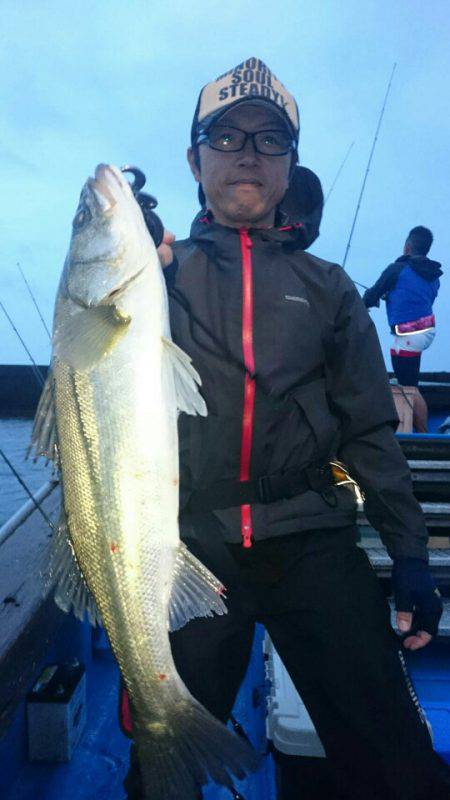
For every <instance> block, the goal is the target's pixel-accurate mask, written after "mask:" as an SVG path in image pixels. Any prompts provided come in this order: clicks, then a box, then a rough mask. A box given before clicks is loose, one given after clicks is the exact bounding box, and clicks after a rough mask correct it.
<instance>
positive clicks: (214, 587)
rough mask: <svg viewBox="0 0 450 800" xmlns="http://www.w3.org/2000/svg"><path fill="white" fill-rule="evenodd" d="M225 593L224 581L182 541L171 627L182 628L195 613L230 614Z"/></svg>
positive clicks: (175, 576)
mask: <svg viewBox="0 0 450 800" xmlns="http://www.w3.org/2000/svg"><path fill="white" fill-rule="evenodd" d="M224 593H225V587H224V586H223V584H222V583H221V582H220V581H219V580H217V578H216V577H215V576H214V575H213V574H212V572H210V571H209V569H207V568H206V567H205V566H204V565H203V564H202V563H201V561H199V560H198V558H196V557H195V556H194V555H192V553H191V552H190V551H189V550H188V549H187V547H186V545H185V544H183V542H180V545H179V548H178V553H177V557H176V560H175V565H174V571H173V582H172V594H171V596H170V603H169V621H168V626H169V630H170V631H176V630H178V628H182V627H183V625H185V624H186V622H189V620H190V619H193V618H194V617H212V616H213V614H226V613H227V608H226V605H225V603H224V602H223V599H222V598H223V597H224Z"/></svg>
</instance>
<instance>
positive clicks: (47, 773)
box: [2, 650, 130, 800]
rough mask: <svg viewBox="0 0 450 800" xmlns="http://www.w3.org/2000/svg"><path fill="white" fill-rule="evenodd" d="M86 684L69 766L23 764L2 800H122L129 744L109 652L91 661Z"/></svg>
mask: <svg viewBox="0 0 450 800" xmlns="http://www.w3.org/2000/svg"><path fill="white" fill-rule="evenodd" d="M87 681H88V683H87V722H86V727H85V729H84V732H83V734H82V737H81V739H80V741H79V743H78V745H77V747H76V748H75V750H74V753H73V755H72V759H71V761H70V762H69V763H68V764H37V763H34V764H31V763H30V762H28V761H27V760H26V759H24V762H23V765H22V767H21V771H20V775H19V777H18V778H17V779H16V780H15V781H14V783H13V785H11V786H9V787H8V788H7V789H6V792H5V786H3V787H2V800H62V799H64V800H65V799H66V798H67V800H69V798H70V800H123V798H124V797H125V792H124V789H123V788H122V781H123V778H124V776H125V774H126V772H127V769H128V753H129V749H130V742H129V740H128V739H127V738H126V737H125V736H124V735H123V734H122V732H121V731H120V729H119V726H118V725H117V696H118V695H117V688H118V684H119V675H118V669H117V667H116V664H115V663H114V661H113V659H112V656H111V654H110V652H109V651H107V650H105V651H100V652H98V653H96V655H95V656H94V657H93V659H92V662H91V664H90V666H89V671H88V673H87ZM25 746H26V743H25V742H24V747H25Z"/></svg>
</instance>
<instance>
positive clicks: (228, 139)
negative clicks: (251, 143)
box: [208, 125, 245, 152]
mask: <svg viewBox="0 0 450 800" xmlns="http://www.w3.org/2000/svg"><path fill="white" fill-rule="evenodd" d="M244 139H245V133H244V131H240V130H238V128H227V127H225V125H214V127H213V128H211V130H210V131H209V133H208V142H209V146H210V147H212V148H213V149H214V150H223V152H233V151H234V150H240V149H241V148H242V145H243V143H244Z"/></svg>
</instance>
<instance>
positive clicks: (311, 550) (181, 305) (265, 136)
mask: <svg viewBox="0 0 450 800" xmlns="http://www.w3.org/2000/svg"><path fill="white" fill-rule="evenodd" d="M298 139H299V114H298V108H297V104H296V102H295V99H294V98H293V97H292V95H291V94H290V93H289V92H288V91H287V90H286V88H285V87H284V86H283V85H282V84H281V83H280V82H279V81H278V79H277V78H276V77H275V75H274V74H273V73H272V72H271V71H270V70H269V68H268V67H267V66H266V65H265V64H264V63H263V62H261V61H260V60H258V59H255V58H251V59H248V60H247V61H246V62H244V63H242V64H239V65H238V66H237V67H236V68H235V69H232V70H230V71H229V72H227V73H226V74H225V75H222V76H220V77H219V78H218V79H217V80H215V81H212V82H211V83H209V84H207V85H206V86H205V87H204V88H203V89H202V91H201V93H200V97H199V100H198V103H197V107H196V110H195V115H194V120H193V124H192V138H191V147H190V148H189V150H188V160H189V165H190V168H191V170H192V173H193V176H194V178H195V180H196V181H197V183H198V184H199V197H200V201H201V205H202V208H201V211H200V213H199V214H198V215H197V216H196V218H195V219H194V222H193V224H192V228H191V233H190V236H189V238H188V239H186V240H184V241H179V242H176V243H174V244H172V243H173V237H171V235H170V234H168V233H167V234H166V237H165V241H164V244H163V245H162V247H161V248H160V253H161V258H162V263H163V265H165V266H166V267H167V268H166V270H165V274H166V282H167V285H168V290H169V307H170V323H171V331H172V337H173V340H174V342H175V343H176V344H177V345H178V346H179V347H180V348H182V349H183V350H184V351H185V352H186V353H187V354H188V355H189V356H190V357H191V358H192V362H193V364H194V366H195V368H196V370H197V371H198V373H199V375H200V377H201V380H202V386H201V393H202V396H203V398H204V400H205V402H206V407H207V410H208V414H207V416H199V415H197V416H192V415H187V414H182V415H180V418H179V437H180V438H179V447H180V489H181V493H180V498H181V499H180V527H181V535H182V539H183V540H184V542H185V543H186V544H187V546H188V548H189V550H190V551H191V552H192V553H193V554H195V556H197V557H198V558H199V559H200V561H202V562H203V563H204V564H206V565H207V566H208V567H209V568H210V569H211V571H212V572H213V573H215V575H216V576H217V577H218V578H219V579H220V580H221V581H222V582H223V583H224V584H225V586H226V587H227V599H226V604H227V609H228V613H227V614H226V615H215V616H214V617H212V618H208V619H195V620H193V621H191V622H189V623H188V624H187V625H186V626H185V627H183V628H181V629H180V630H178V631H176V632H175V633H172V634H171V646H172V652H173V656H174V659H175V663H176V666H177V669H178V672H179V674H180V675H181V676H182V678H183V681H184V682H185V684H186V685H187V687H188V688H189V690H190V691H191V692H192V694H193V695H194V697H195V698H196V699H197V700H198V701H200V703H201V704H202V705H203V706H205V707H206V708H207V709H208V710H209V711H210V712H212V714H214V715H215V716H216V717H217V718H218V719H220V720H222V721H223V722H226V721H227V720H228V718H229V716H230V713H231V710H232V707H233V704H234V700H235V698H236V694H237V692H238V689H239V686H240V684H241V681H242V679H243V677H244V675H245V671H246V668H247V664H248V660H249V656H250V651H251V647H252V640H253V633H254V628H255V623H256V622H260V623H263V624H264V625H265V627H266V629H267V631H268V633H269V634H270V637H271V639H272V641H273V643H274V645H275V647H276V648H277V651H278V653H279V655H280V656H281V658H282V660H283V662H284V664H285V666H286V668H287V670H288V672H289V674H290V676H291V678H292V680H293V682H294V684H295V686H296V688H297V690H298V692H299V694H300V695H301V697H302V698H303V700H304V702H305V705H306V707H307V709H308V711H309V713H310V715H311V717H312V720H313V722H314V724H315V726H316V729H317V731H318V734H319V736H320V739H321V741H322V744H323V746H324V748H325V751H326V754H327V757H328V759H329V760H330V762H331V764H332V765H333V766H334V768H335V774H336V781H337V784H338V786H339V792H340V794H339V797H342V798H349V799H350V798H364V800H369V798H372V799H373V800H375V798H378V800H389V799H392V800H394V799H395V800H400V799H401V800H413V798H414V800H425V798H433V799H434V800H437V798H440V799H441V800H443V799H444V798H448V797H450V777H449V771H448V768H447V767H446V765H445V764H444V762H443V761H441V759H440V758H439V757H438V755H437V754H436V753H434V751H433V747H432V743H431V740H430V735H429V732H428V728H427V724H426V720H425V717H424V714H423V712H422V709H421V707H420V705H419V702H418V700H417V697H416V695H415V693H414V690H413V689H412V686H411V683H410V681H409V679H408V676H407V672H406V667H405V662H404V658H403V654H402V649H403V648H406V649H410V650H417V649H419V648H421V647H424V646H425V645H426V644H427V643H428V642H429V641H430V640H431V639H432V637H433V636H435V635H436V633H437V629H438V623H439V619H440V616H441V613H442V605H441V600H440V597H439V593H438V592H437V590H436V587H435V584H434V582H433V579H432V577H431V574H430V571H429V568H428V563H427V562H428V553H427V538H428V536H427V530H426V526H425V521H424V518H423V515H422V512H421V509H420V506H419V504H418V503H417V501H416V500H415V498H414V496H413V492H412V487H411V479H410V473H409V469H408V465H407V463H406V460H405V458H404V456H403V454H402V452H401V450H400V447H399V445H398V443H397V441H396V439H395V436H394V430H395V427H396V424H397V418H396V413H395V410H394V407H393V402H392V396H391V392H390V388H389V384H388V381H387V376H386V371H385V367H384V363H383V359H382V356H381V353H380V347H379V343H378V338H377V335H376V331H375V328H374V326H373V324H372V322H371V320H370V318H369V315H368V313H367V311H366V309H365V307H364V303H363V302H362V300H361V299H360V297H359V295H358V292H357V291H356V289H355V287H354V285H353V283H352V281H351V280H350V279H349V278H348V276H347V275H346V274H345V272H344V271H343V270H342V269H341V268H340V267H339V266H337V265H335V264H330V263H328V262H326V261H323V260H322V259H320V258H317V257H315V256H312V255H310V254H309V253H307V252H306V249H307V248H308V247H309V245H310V244H311V243H312V242H313V241H314V239H315V238H316V237H317V235H318V222H319V220H320V212H321V204H320V203H319V204H318V205H319V206H320V208H319V213H318V214H317V213H316V214H315V215H314V214H313V215H312V218H313V219H314V220H315V223H314V224H311V215H309V216H305V213H304V209H303V210H302V208H300V205H301V204H299V203H298V202H296V199H297V198H298V194H297V192H298V189H299V185H301V183H302V181H301V176H302V173H301V169H302V168H299V167H298V166H297V161H298V150H297V148H298ZM303 174H305V173H303ZM316 212H317V208H316ZM171 245H172V247H171ZM172 251H173V254H174V255H175V259H173V255H172ZM150 302H151V301H150V300H149V303H150ZM350 476H351V477H350ZM353 481H357V483H358V484H359V487H360V488H361V490H362V492H364V495H365V513H366V515H367V518H368V519H369V522H370V523H371V524H372V525H373V526H374V527H375V528H376V529H377V530H378V531H379V533H380V536H381V538H382V540H383V542H384V544H385V546H386V548H387V550H388V553H389V555H390V556H391V558H392V559H393V571H392V586H393V592H394V596H395V601H396V608H397V625H398V628H399V631H400V632H401V636H399V635H398V634H397V633H394V632H393V630H392V629H391V626H390V614H389V607H388V604H387V602H386V599H385V597H384V594H383V592H382V589H381V587H380V585H379V583H378V579H377V577H376V575H375V572H374V570H373V569H372V567H371V566H370V563H369V562H368V559H367V556H366V555H365V553H364V551H363V550H362V549H361V548H359V547H357V545H356V541H357V529H356V525H355V522H356V507H357V504H356V499H355V492H356V493H357V492H358V489H357V487H355V485H354V483H353ZM352 488H353V489H354V490H355V491H352ZM121 709H122V724H123V726H124V727H125V728H127V727H129V726H130V725H131V724H132V721H131V717H130V714H129V705H128V700H127V695H126V694H125V693H123V695H122V705H121ZM126 787H127V789H128V797H129V798H130V799H131V798H140V797H142V796H143V795H142V794H141V791H142V789H141V782H140V772H139V764H138V758H137V757H136V753H135V752H134V753H133V758H132V766H131V769H130V772H129V775H128V777H127V780H126ZM199 796H200V795H199Z"/></svg>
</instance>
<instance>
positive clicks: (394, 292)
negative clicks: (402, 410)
mask: <svg viewBox="0 0 450 800" xmlns="http://www.w3.org/2000/svg"><path fill="white" fill-rule="evenodd" d="M432 242H433V234H432V233H431V231H430V230H429V229H428V228H424V227H423V226H422V225H418V226H417V227H416V228H413V229H412V230H411V231H410V232H409V234H408V238H407V239H406V242H405V246H404V248H403V255H402V256H400V258H397V260H396V261H395V262H394V263H393V264H390V265H389V266H388V267H387V268H386V269H385V270H384V272H382V273H381V275H380V277H379V278H378V280H377V282H376V283H375V284H374V285H373V286H372V287H371V288H370V289H367V291H366V292H365V293H364V297H363V301H364V303H365V306H366V308H372V307H373V306H377V307H378V306H379V305H380V299H383V300H386V311H387V316H388V321H389V325H390V326H391V333H392V334H393V336H394V341H393V344H392V347H391V361H392V368H393V370H394V373H395V376H396V378H397V380H398V382H399V384H400V386H415V387H417V385H418V383H419V373H420V358H421V355H422V352H423V351H424V350H426V349H427V348H428V347H429V346H430V345H431V343H432V342H433V339H434V336H435V318H434V314H433V303H434V301H435V299H436V297H437V293H438V291H439V276H440V275H442V270H441V265H440V264H439V263H438V262H437V261H432V260H431V259H429V258H427V254H428V252H429V250H430V247H431V245H432ZM414 406H415V408H414V411H415V414H414V417H415V419H414V422H415V427H416V430H418V431H419V433H425V432H426V431H427V427H428V425H427V418H428V410H427V406H426V403H425V400H424V399H423V397H422V395H421V394H420V392H419V390H418V389H417V392H416V397H415V402H414Z"/></svg>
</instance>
